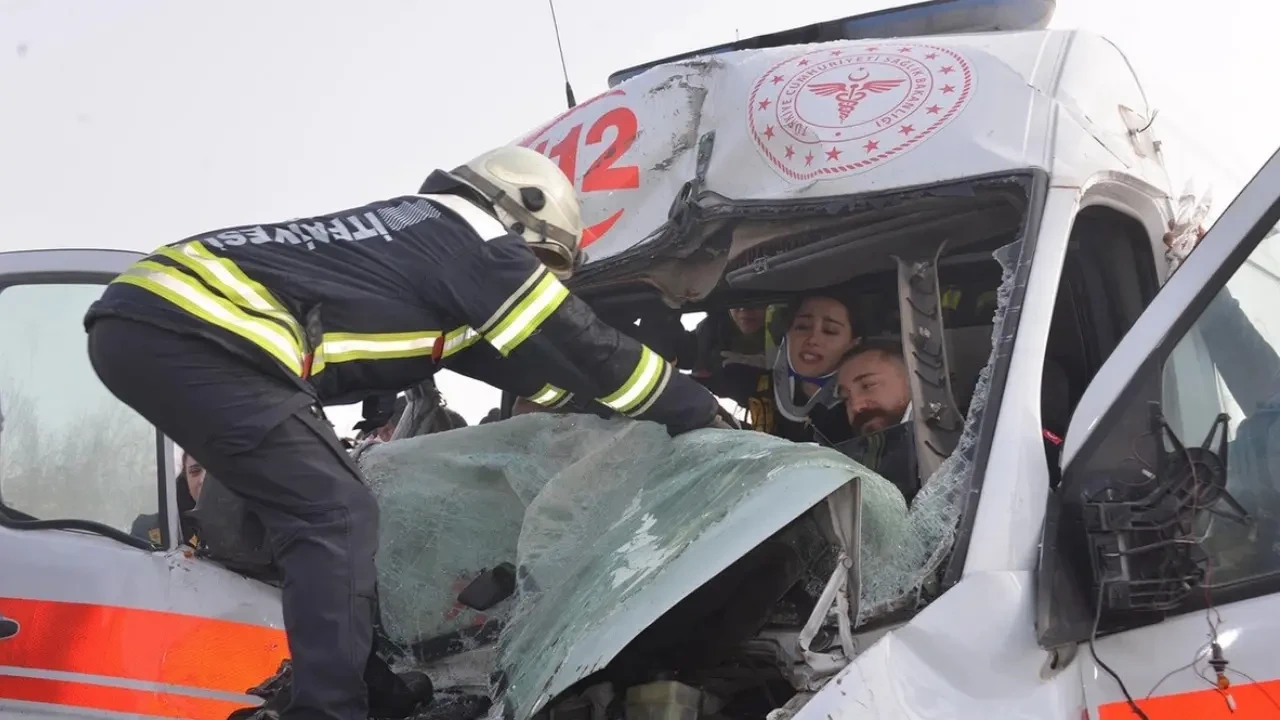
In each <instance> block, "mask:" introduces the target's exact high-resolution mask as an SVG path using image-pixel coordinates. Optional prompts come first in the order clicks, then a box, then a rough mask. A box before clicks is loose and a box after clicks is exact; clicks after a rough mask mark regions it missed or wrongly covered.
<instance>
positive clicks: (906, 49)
mask: <svg viewBox="0 0 1280 720" xmlns="http://www.w3.org/2000/svg"><path fill="white" fill-rule="evenodd" d="M898 52H903V53H909V52H911V48H909V47H900V48H898Z"/></svg>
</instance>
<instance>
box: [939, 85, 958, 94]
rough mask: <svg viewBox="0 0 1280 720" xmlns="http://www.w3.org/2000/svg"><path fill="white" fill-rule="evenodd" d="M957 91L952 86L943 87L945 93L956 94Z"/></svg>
mask: <svg viewBox="0 0 1280 720" xmlns="http://www.w3.org/2000/svg"><path fill="white" fill-rule="evenodd" d="M955 91H956V89H955V88H954V87H952V86H950V85H943V86H942V92H944V93H953V92H955Z"/></svg>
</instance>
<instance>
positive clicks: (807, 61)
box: [798, 58, 809, 67]
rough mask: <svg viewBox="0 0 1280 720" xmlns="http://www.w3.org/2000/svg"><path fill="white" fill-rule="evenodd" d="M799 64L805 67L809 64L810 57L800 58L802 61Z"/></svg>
mask: <svg viewBox="0 0 1280 720" xmlns="http://www.w3.org/2000/svg"><path fill="white" fill-rule="evenodd" d="M798 64H799V65H800V67H804V66H805V65H808V64H809V58H800V62H799V63H798Z"/></svg>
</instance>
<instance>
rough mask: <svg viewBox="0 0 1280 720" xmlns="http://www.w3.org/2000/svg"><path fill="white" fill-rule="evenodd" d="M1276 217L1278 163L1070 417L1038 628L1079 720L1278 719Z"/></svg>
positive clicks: (1137, 327)
mask: <svg viewBox="0 0 1280 720" xmlns="http://www.w3.org/2000/svg"><path fill="white" fill-rule="evenodd" d="M1278 221H1280V153H1277V155H1275V156H1273V157H1272V158H1271V159H1270V160H1269V161H1268V162H1267V164H1266V165H1265V166H1264V167H1263V168H1262V170H1261V171H1260V172H1259V173H1258V175H1257V176H1256V177H1255V178H1254V179H1253V181H1252V182H1251V183H1250V184H1249V185H1248V186H1247V187H1246V188H1245V190H1244V191H1243V192H1242V193H1241V194H1240V195H1239V196H1238V197H1237V198H1236V199H1235V201H1234V202H1233V203H1232V204H1231V205H1230V207H1228V208H1227V209H1226V211H1225V212H1224V213H1223V215H1222V216H1221V218H1220V219H1219V220H1218V221H1217V222H1216V223H1215V224H1214V226H1213V227H1212V228H1210V230H1209V232H1208V234H1207V235H1206V236H1205V237H1204V239H1203V240H1202V241H1201V242H1200V245H1199V246H1198V247H1197V248H1196V249H1195V251H1194V252H1192V253H1191V255H1190V256H1189V257H1188V258H1187V260H1186V261H1185V262H1184V263H1183V265H1182V266H1181V267H1180V268H1179V269H1178V270H1177V272H1176V273H1175V274H1174V275H1173V276H1172V277H1171V278H1170V279H1169V280H1168V282H1167V283H1166V284H1165V286H1164V287H1163V288H1162V289H1161V291H1160V292H1159V293H1158V294H1157V295H1156V297H1155V299H1154V300H1153V301H1152V302H1151V304H1150V305H1149V306H1148V308H1147V309H1146V311H1145V312H1144V313H1143V315H1142V316H1141V317H1140V318H1139V319H1138V321H1137V322H1136V323H1135V324H1134V326H1133V327H1132V328H1131V329H1130V331H1129V332H1128V333H1127V334H1126V335H1125V337H1124V338H1123V340H1122V341H1121V342H1120V344H1119V345H1118V346H1117V347H1116V349H1115V351H1114V352H1113V353H1112V354H1111V356H1110V357H1109V358H1108V359H1107V361H1106V363H1105V364H1104V365H1103V367H1102V368H1101V369H1100V371H1099V372H1098V374H1097V376H1096V377H1095V378H1094V380H1093V382H1092V383H1091V384H1090V386H1089V388H1088V390H1087V391H1086V392H1085V394H1084V397H1083V398H1082V399H1081V402H1080V403H1079V405H1078V408H1077V412H1076V414H1075V416H1074V417H1073V419H1072V422H1071V425H1070V428H1069V430H1068V433H1067V437H1066V443H1065V445H1064V448H1063V469H1064V474H1063V481H1062V484H1061V485H1060V486H1059V487H1058V488H1057V489H1056V490H1055V491H1054V493H1053V494H1052V496H1051V500H1050V507H1049V509H1048V513H1047V515H1046V526H1045V536H1044V543H1043V547H1042V555H1041V565H1040V577H1039V583H1040V591H1039V607H1040V611H1039V613H1038V616H1037V626H1038V627H1037V631H1038V634H1039V637H1040V642H1041V645H1042V646H1044V647H1045V648H1048V649H1054V650H1056V656H1057V657H1059V658H1061V659H1062V660H1063V661H1064V663H1065V662H1066V661H1067V660H1068V659H1070V658H1076V659H1075V661H1074V663H1072V664H1071V670H1070V671H1073V672H1079V673H1080V678H1081V682H1082V684H1083V688H1084V696H1085V698H1086V705H1087V707H1086V708H1084V710H1086V711H1087V715H1086V717H1090V718H1095V719H1097V718H1101V719H1103V720H1108V719H1111V718H1151V720H1156V719H1159V720H1165V719H1167V718H1195V719H1196V720H1209V719H1211V718H1240V717H1247V718H1262V717H1280V652H1277V651H1276V647H1277V646H1280V595H1278V594H1277V592H1280V233H1278V232H1277V229H1278V228H1277V222H1278ZM1202 447H1203V449H1201V448H1202ZM1223 488H1225V491H1226V492H1225V493H1223V492H1222V489H1223Z"/></svg>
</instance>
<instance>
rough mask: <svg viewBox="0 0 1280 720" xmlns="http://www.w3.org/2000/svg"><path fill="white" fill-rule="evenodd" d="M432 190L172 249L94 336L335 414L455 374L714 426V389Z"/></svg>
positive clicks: (474, 211)
mask: <svg viewBox="0 0 1280 720" xmlns="http://www.w3.org/2000/svg"><path fill="white" fill-rule="evenodd" d="M443 190H447V191H448V192H442V191H443ZM423 191H424V192H423V194H418V195H409V196H404V197H397V198H393V199H391V200H385V201H382V202H375V203H372V204H369V205H365V206H363V207H358V208H354V209H351V210H345V211H342V212H338V213H333V214H330V215H325V216H321V217H312V218H300V219H296V220H291V221H287V222H280V223H269V224H262V225H248V226H241V227H233V228H228V229H224V230H218V231H214V232H210V233H206V234H203V235H199V236H196V237H193V238H189V239H187V240H183V241H181V242H177V243H174V244H172V245H168V246H165V247H162V248H160V249H159V250H157V251H156V252H155V253H154V254H152V255H151V256H149V257H147V258H146V259H144V260H141V261H139V262H138V263H136V264H135V265H133V266H132V267H131V268H129V269H128V270H127V271H125V272H124V273H122V274H121V275H120V276H119V277H117V278H116V279H115V280H113V281H112V283H111V284H110V285H109V286H108V287H107V289H106V291H105V292H104V294H103V296H102V298H101V299H100V300H99V301H98V302H96V303H94V305H93V306H92V307H91V308H90V309H89V312H88V315H87V316H86V318H85V323H86V327H88V326H90V325H91V324H92V322H93V321H94V320H95V319H97V318H100V317H104V316H119V317H124V318H128V319H133V320H137V321H142V322H148V323H152V324H155V325H158V326H161V327H164V328H168V329H170V330H173V331H175V332H180V333H188V334H194V335H198V336H201V337H204V338H207V339H209V340H212V341H214V342H216V343H218V344H219V345H221V346H223V347H224V348H226V349H228V350H230V351H232V352H234V353H237V354H239V355H241V356H243V357H245V358H248V359H249V360H250V361H251V362H255V363H257V364H258V365H259V366H261V367H262V368H264V369H265V370H268V371H271V372H274V373H276V374H278V375H280V376H282V377H284V378H287V379H288V380H290V381H292V382H295V383H297V384H298V386H299V387H300V388H301V389H303V390H304V391H305V392H306V393H308V394H310V395H311V396H313V397H314V398H315V399H316V400H318V401H320V402H322V403H324V404H341V403H346V402H355V401H358V400H361V399H363V398H365V397H367V396H369V395H370V394H372V393H376V392H387V391H399V390H402V389H404V388H408V387H410V386H413V385H415V384H417V383H419V382H421V381H423V380H425V379H427V378H428V377H430V376H431V374H432V373H434V372H435V371H436V370H438V369H440V368H442V367H447V368H449V369H452V370H455V371H456V372H459V373H462V374H464V375H469V376H471V377H474V378H476V379H478V380H481V381H484V382H488V383H490V384H492V385H495V386H497V387H499V388H501V389H503V390H507V391H509V392H512V393H516V394H518V395H521V396H524V397H528V398H529V399H530V400H532V401H533V402H535V403H538V404H540V405H543V406H547V407H564V406H566V405H567V404H569V403H574V404H576V405H579V406H582V405H584V400H587V399H594V400H595V401H598V402H599V403H601V404H603V405H604V406H606V407H608V408H610V409H611V410H613V411H615V412H618V413H621V414H623V415H626V416H629V417H633V418H638V419H645V420H653V421H656V422H659V423H662V424H664V425H666V426H667V427H668V429H669V430H670V431H671V432H673V433H677V432H683V431H685V430H690V429H694V428H698V427H702V426H705V425H707V424H709V423H710V422H711V421H712V420H713V419H714V417H715V412H716V407H717V403H716V401H715V398H714V397H713V396H712V395H711V394H710V393H708V392H707V391H706V390H704V389H703V388H702V387H700V386H699V385H698V384H697V383H695V382H694V381H693V380H691V379H689V378H688V377H686V376H684V375H681V374H680V373H678V372H674V371H673V369H672V367H671V366H670V365H669V364H668V363H667V362H665V361H664V360H663V359H662V358H661V357H659V356H658V354H657V353H654V352H653V351H651V350H650V349H649V348H647V347H645V346H644V345H641V344H640V343H638V342H636V341H635V340H632V339H631V338H629V337H627V336H625V335H622V334H621V333H619V332H618V331H617V330H615V329H614V328H612V327H610V326H608V325H606V324H604V323H603V322H601V321H600V320H599V319H598V318H597V317H596V316H595V314H594V313H593V312H592V311H591V309H590V308H589V307H588V306H587V305H586V304H585V303H584V302H582V301H581V300H580V299H578V298H576V297H574V296H573V295H571V294H570V293H569V291H568V290H567V289H566V288H565V287H564V285H562V284H561V283H560V281H559V280H558V279H557V278H556V277H555V276H554V275H552V274H551V273H550V272H549V271H548V270H547V269H546V268H545V267H543V265H542V264H541V263H540V262H539V261H538V259H537V257H536V256H535V255H534V254H533V252H532V251H531V250H530V249H529V247H528V246H527V245H526V244H525V242H524V241H523V240H522V239H521V238H520V237H519V236H518V235H514V234H510V233H508V232H507V231H506V230H505V229H504V228H503V227H502V225H501V224H500V223H499V222H498V221H497V220H495V219H494V218H492V217H491V216H490V215H488V214H487V213H485V212H483V211H482V210H480V209H479V208H478V207H477V206H476V205H474V204H472V203H471V202H469V201H468V200H466V199H464V197H462V195H461V194H460V193H463V192H465V191H464V190H462V189H461V188H460V187H458V186H457V185H456V183H452V182H451V181H450V180H449V179H448V178H447V176H443V175H442V174H441V173H436V174H434V175H433V176H432V178H430V179H428V181H427V183H426V184H425V185H424V186H423Z"/></svg>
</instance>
